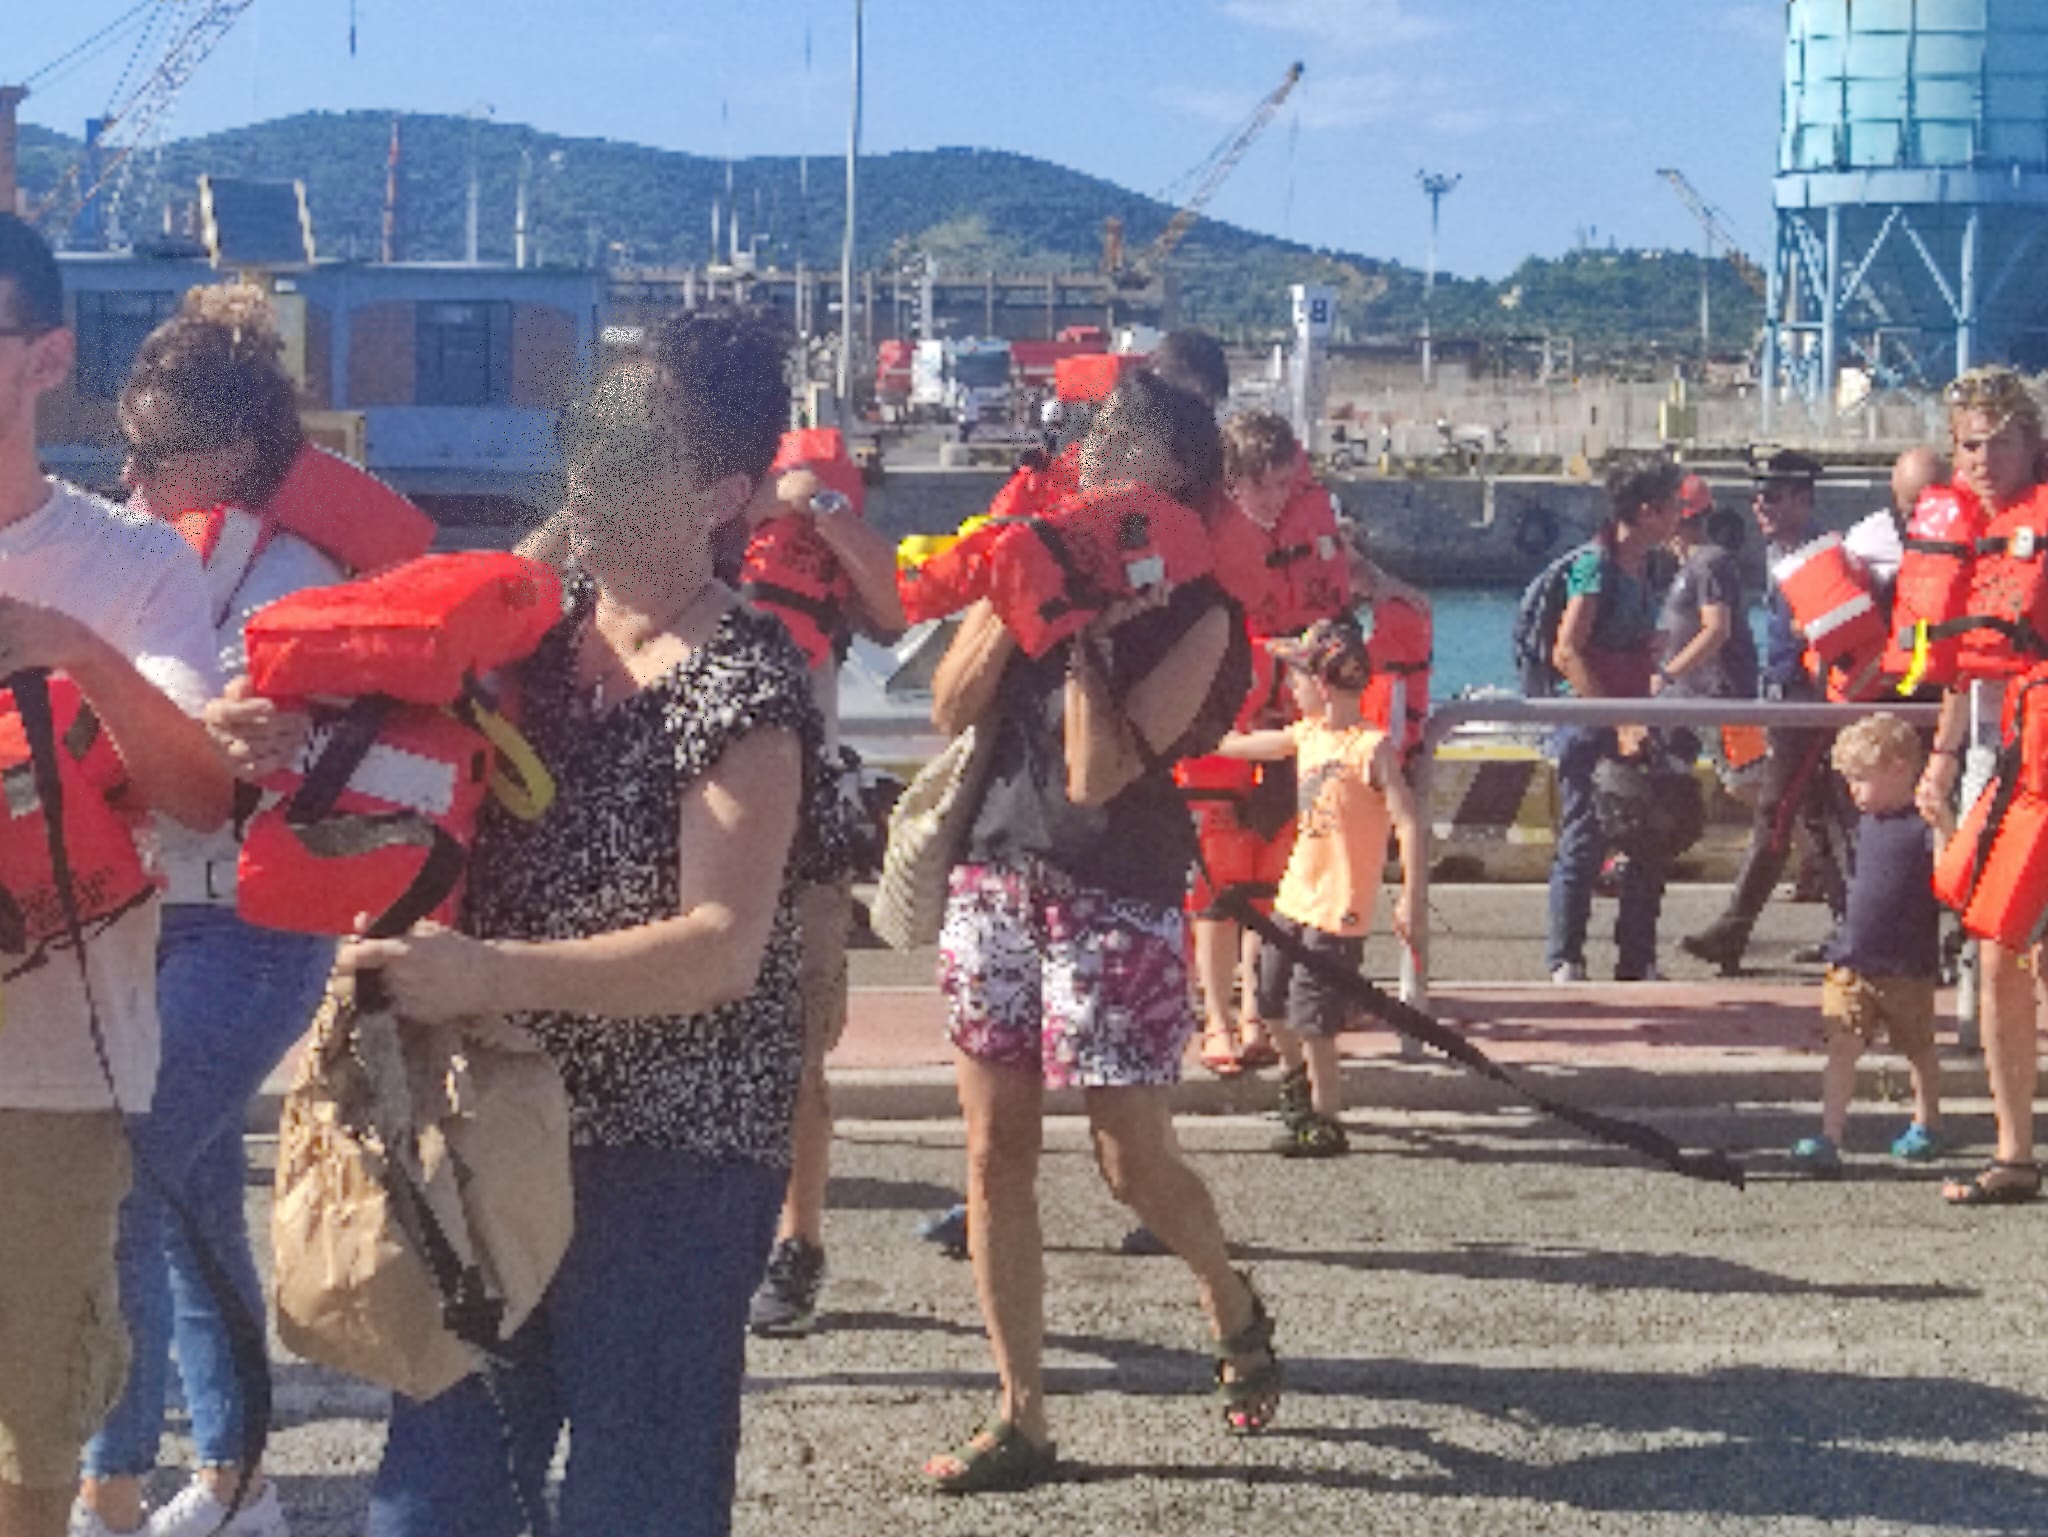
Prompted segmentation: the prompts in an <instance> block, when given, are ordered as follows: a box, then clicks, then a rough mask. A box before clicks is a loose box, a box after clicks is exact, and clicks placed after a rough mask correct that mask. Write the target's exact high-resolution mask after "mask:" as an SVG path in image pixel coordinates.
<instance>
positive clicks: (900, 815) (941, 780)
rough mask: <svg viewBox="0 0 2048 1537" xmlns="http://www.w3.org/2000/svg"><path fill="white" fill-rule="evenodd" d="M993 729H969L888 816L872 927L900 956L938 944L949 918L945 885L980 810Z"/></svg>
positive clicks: (926, 769)
mask: <svg viewBox="0 0 2048 1537" xmlns="http://www.w3.org/2000/svg"><path fill="white" fill-rule="evenodd" d="M995 738H996V733H995V732H994V730H992V729H988V728H984V727H979V726H969V727H968V728H967V729H966V730H965V731H963V732H961V733H960V734H959V735H958V736H956V737H954V738H953V740H952V741H950V742H948V743H947V744H946V748H945V751H943V752H941V753H940V754H939V755H938V756H937V757H936V758H934V759H932V761H931V762H929V763H927V764H926V765H925V766H924V768H923V769H921V770H920V771H919V772H918V776H917V777H916V778H915V779H913V780H911V782H910V784H909V786H908V787H907V788H906V789H905V790H904V792H903V794H902V795H901V796H900V797H899V798H898V799H897V801H896V809H895V810H894V811H892V812H891V813H890V814H889V845H888V848H887V849H886V850H885V851H884V852H883V855H882V879H881V884H880V887H879V889H878V890H877V891H876V893H875V901H874V907H873V910H872V911H871V912H870V913H869V915H868V921H869V926H870V927H871V928H873V929H874V931H875V933H876V934H877V935H879V936H880V937H881V939H882V940H883V942H884V943H886V944H888V945H890V946H891V947H893V948H894V949H897V950H914V949H917V948H918V947H919V946H922V945H929V944H933V943H935V942H936V941H937V939H938V937H939V928H940V926H941V924H942V923H943V922H944V920H945V916H946V882H947V878H948V877H949V876H950V875H951V874H952V870H953V866H954V865H956V864H958V863H959V862H960V851H961V849H962V848H963V847H965V845H966V843H967V832H968V829H969V828H970V827H971V826H972V825H973V823H974V814H975V812H976V811H977V810H978V809H980V806H981V786H982V781H983V780H984V779H986V778H987V777H988V760H989V753H990V751H991V749H992V748H993V747H994V744H995Z"/></svg>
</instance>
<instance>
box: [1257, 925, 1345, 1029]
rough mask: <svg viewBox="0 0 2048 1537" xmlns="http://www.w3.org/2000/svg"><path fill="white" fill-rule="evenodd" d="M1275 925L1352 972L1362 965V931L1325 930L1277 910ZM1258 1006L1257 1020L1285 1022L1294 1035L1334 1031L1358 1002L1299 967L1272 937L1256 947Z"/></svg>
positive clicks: (1316, 952) (1304, 968) (1304, 967)
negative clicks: (1284, 915) (1282, 951)
mask: <svg viewBox="0 0 2048 1537" xmlns="http://www.w3.org/2000/svg"><path fill="white" fill-rule="evenodd" d="M1273 926H1274V927H1275V928H1277V929H1279V930H1280V931H1281V932H1282V933H1284V934H1286V935H1287V936H1289V937H1290V938H1292V939H1294V940H1297V941H1298V942H1299V943H1300V944H1301V945H1302V946H1303V947H1304V948H1305V949H1307V950H1308V951H1310V952H1311V953H1312V954H1315V955H1319V956H1323V957H1326V958H1327V959H1329V960H1330V961H1333V962H1334V963H1336V964H1337V965H1339V966H1341V967H1343V968H1344V969H1345V970H1346V971H1347V972H1355V971H1357V970H1358V969H1359V967H1360V966H1362V965H1363V964H1364V963H1365V936H1364V935H1362V934H1359V935H1352V936H1350V937H1346V936H1345V935H1342V934H1326V933H1324V932H1323V931H1322V930H1321V929H1317V928H1311V927H1309V926H1308V925H1307V924H1305V923H1296V922H1295V921H1294V920H1293V919H1292V918H1282V917H1280V916H1278V915H1277V914H1276V915H1275V916H1274V919H1273ZM1257 1005H1258V1014H1259V1018H1260V1019H1263V1020H1267V1021H1269V1022H1272V1023H1277V1024H1284V1025H1286V1027H1287V1028H1288V1029H1289V1030H1292V1031H1293V1032H1294V1033H1295V1034H1296V1035H1318V1036H1321V1035H1338V1034H1340V1033H1342V1032H1343V1031H1344V1030H1346V1029H1348V1028H1349V1027H1350V1023H1351V1020H1352V1018H1353V1016H1355V1015H1356V1014H1357V1013H1358V1005H1357V1003H1355V1002H1354V1001H1352V1000H1351V999H1350V998H1348V997H1346V996H1345V995H1344V994H1343V993H1340V992H1338V991H1337V989H1335V988H1334V987H1331V986H1330V985H1329V984H1328V983H1327V982H1325V981H1324V980H1323V979H1322V978H1321V977H1319V976H1317V975H1316V974H1315V973H1314V972H1312V971H1310V970H1309V969H1308V968H1307V967H1306V966H1297V965H1296V964H1295V963H1294V962H1293V961H1292V960H1290V959H1289V958H1288V957H1287V956H1286V955H1284V954H1282V953H1281V951H1280V947H1279V946H1278V945H1275V944H1273V943H1271V942H1270V941H1268V942H1267V943H1265V944H1262V945H1260V946H1259V977H1258V988H1257Z"/></svg>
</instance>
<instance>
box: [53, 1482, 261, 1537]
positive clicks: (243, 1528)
mask: <svg viewBox="0 0 2048 1537" xmlns="http://www.w3.org/2000/svg"><path fill="white" fill-rule="evenodd" d="M224 1521H226V1522H227V1524H226V1525H225V1526H223V1525H222V1524H221V1523H222V1522H224ZM143 1530H144V1531H145V1532H147V1533H148V1534H149V1537H290V1533H291V1527H290V1526H289V1525H288V1524H287V1523H286V1521H285V1519H284V1506H283V1505H282V1504H281V1503H279V1501H278V1498H277V1480H276V1479H274V1478H266V1479H264V1480H263V1487H262V1488H261V1489H260V1490H258V1491H257V1492H256V1493H255V1494H254V1495H252V1496H250V1497H249V1498H248V1499H245V1500H244V1501H242V1508H241V1509H240V1510H238V1511H236V1512H235V1519H234V1520H232V1521H228V1508H227V1506H225V1505H223V1504H222V1503H221V1502H220V1501H219V1500H217V1499H215V1498H214V1497H213V1491H212V1490H211V1489H209V1488H207V1487H206V1485H204V1484H202V1483H201V1482H199V1480H198V1479H196V1478H195V1479H194V1480H192V1482H191V1483H189V1484H187V1485H186V1486H185V1487H184V1488H182V1489H180V1490H179V1491H178V1493H177V1496H176V1497H175V1498H174V1499H172V1500H171V1502H170V1503H169V1504H167V1505H164V1506H162V1507H161V1508H160V1509H157V1510H153V1511H151V1512H150V1515H149V1524H148V1525H147V1526H145V1527H144V1528H143ZM73 1537H77V1534H75V1533H74V1534H73ZM94 1537H97V1534H94Z"/></svg>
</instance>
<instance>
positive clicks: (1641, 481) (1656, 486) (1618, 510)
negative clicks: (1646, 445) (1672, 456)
mask: <svg viewBox="0 0 2048 1537" xmlns="http://www.w3.org/2000/svg"><path fill="white" fill-rule="evenodd" d="M1684 480H1685V471H1684V470H1683V469H1681V468H1680V467H1679V466H1678V465H1676V464H1673V463H1672V462H1671V461H1670V460H1669V459H1664V458H1658V457H1646V456H1642V455H1635V456H1631V457H1627V458H1622V459H1619V460H1617V461H1615V464H1614V467H1613V468H1612V469H1610V470H1609V471H1608V472H1607V509H1608V516H1609V517H1611V518H1613V519H1614V521H1615V522H1617V523H1626V524H1633V523H1634V522H1635V521H1636V519H1638V518H1640V517H1641V516H1642V515H1643V514H1644V512H1646V511H1647V510H1648V509H1650V508H1652V507H1654V506H1656V505H1657V504H1658V503H1659V502H1662V501H1666V500H1668V499H1670V498H1671V497H1673V496H1675V495H1677V494H1678V488H1679V486H1680V485H1681V484H1682V483H1683V482H1684Z"/></svg>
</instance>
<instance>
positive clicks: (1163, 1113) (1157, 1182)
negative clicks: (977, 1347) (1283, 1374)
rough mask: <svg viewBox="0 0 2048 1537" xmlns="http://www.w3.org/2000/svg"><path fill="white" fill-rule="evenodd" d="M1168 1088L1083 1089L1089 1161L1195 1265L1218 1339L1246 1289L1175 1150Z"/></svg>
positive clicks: (1247, 1307)
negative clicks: (1091, 1141) (1090, 1137)
mask: <svg viewBox="0 0 2048 1537" xmlns="http://www.w3.org/2000/svg"><path fill="white" fill-rule="evenodd" d="M1169 1092H1170V1091H1169V1090H1167V1089H1165V1088H1160V1087H1153V1086H1145V1087H1140V1088H1123V1089H1090V1090H1089V1091H1088V1122H1089V1126H1090V1129H1091V1130H1092V1131H1093V1133H1094V1137H1095V1163H1096V1167H1097V1168H1099V1169H1100V1170H1101V1171H1102V1178H1103V1181H1104V1183H1105V1184H1107V1185H1108V1186H1109V1190H1110V1194H1112V1195H1114V1196H1115V1197H1116V1198H1117V1199H1118V1200H1119V1201H1121V1202H1123V1203H1124V1205H1126V1206H1128V1207H1129V1208H1130V1209H1131V1210H1132V1211H1133V1212H1135V1213H1136V1214H1137V1217H1138V1220H1139V1221H1140V1222H1142V1223H1144V1224H1145V1226H1147V1227H1148V1228H1150V1229H1151V1230H1152V1231H1153V1232H1154V1233H1156V1234H1157V1235H1158V1236H1159V1238H1160V1240H1161V1241H1162V1242H1163V1243H1164V1244H1165V1245H1166V1246H1167V1247H1168V1248H1169V1249H1171V1250H1173V1252H1174V1253H1175V1254H1177V1255H1179V1256H1180V1258H1181V1260H1182V1261H1183V1262H1184V1263H1186V1265H1187V1267H1188V1268H1189V1269H1190V1270H1192V1271H1194V1273H1195V1284H1196V1286H1197V1287H1198V1288H1200V1291H1201V1298H1202V1311H1203V1312H1205V1313H1207V1314H1208V1315H1209V1324H1210V1327H1211V1328H1212V1329H1213V1330H1214V1331H1215V1333H1216V1336H1217V1338H1219V1339H1224V1338H1228V1337H1229V1336H1230V1335H1233V1334H1236V1333H1237V1332H1238V1331H1239V1330H1241V1329H1243V1328H1244V1326H1245V1325H1246V1324H1248V1323H1250V1322H1251V1318H1252V1295H1251V1289H1250V1288H1249V1287H1247V1286H1246V1285H1245V1284H1244V1281H1243V1280H1242V1279H1241V1278H1240V1277H1239V1276H1238V1274H1237V1272H1236V1271H1234V1270H1232V1269H1231V1268H1230V1251H1229V1249H1228V1247H1227V1245H1226V1244H1225V1241H1224V1237H1223V1224H1222V1222H1221V1220H1220V1219H1218V1217H1217V1215H1216V1203H1215V1201H1214V1200H1212V1199H1211V1198H1210V1195H1209V1187H1208V1185H1207V1184H1205V1183H1204V1182H1203V1180H1202V1177H1201V1175H1199V1174H1197V1173H1196V1172H1195V1171H1194V1170H1193V1169H1192V1168H1190V1167H1189V1166H1188V1162H1187V1160H1186V1158H1185V1157H1183V1156H1182V1154H1181V1150H1180V1143H1179V1141H1178V1140H1177V1139H1176V1138H1175V1136H1174V1134H1173V1116H1172V1112H1171V1109H1170V1107H1169V1104H1168V1095H1169ZM969 1221H970V1224H971V1222H972V1218H971V1216H970V1218H969Z"/></svg>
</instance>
